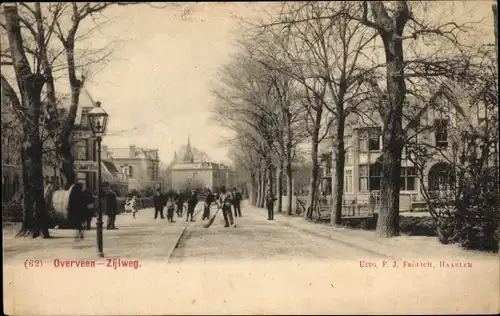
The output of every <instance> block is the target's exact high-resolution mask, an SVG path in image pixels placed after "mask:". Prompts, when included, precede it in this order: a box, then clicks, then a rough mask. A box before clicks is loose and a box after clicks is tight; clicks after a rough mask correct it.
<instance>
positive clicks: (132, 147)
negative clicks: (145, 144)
mask: <svg viewBox="0 0 500 316" xmlns="http://www.w3.org/2000/svg"><path fill="white" fill-rule="evenodd" d="M129 156H130V158H135V145H130V147H129Z"/></svg>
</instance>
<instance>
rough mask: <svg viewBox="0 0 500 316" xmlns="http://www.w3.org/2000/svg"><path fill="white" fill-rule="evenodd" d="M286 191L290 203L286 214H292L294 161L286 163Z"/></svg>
mask: <svg viewBox="0 0 500 316" xmlns="http://www.w3.org/2000/svg"><path fill="white" fill-rule="evenodd" d="M286 188H287V189H286V192H287V193H288V194H287V196H286V198H287V201H288V204H287V206H286V215H289V216H290V215H292V201H293V174H292V163H291V162H287V163H286Z"/></svg>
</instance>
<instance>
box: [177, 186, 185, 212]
mask: <svg viewBox="0 0 500 316" xmlns="http://www.w3.org/2000/svg"><path fill="white" fill-rule="evenodd" d="M184 200H185V198H184V194H183V193H182V192H181V190H177V195H176V196H175V204H176V209H177V217H182V212H183V208H184Z"/></svg>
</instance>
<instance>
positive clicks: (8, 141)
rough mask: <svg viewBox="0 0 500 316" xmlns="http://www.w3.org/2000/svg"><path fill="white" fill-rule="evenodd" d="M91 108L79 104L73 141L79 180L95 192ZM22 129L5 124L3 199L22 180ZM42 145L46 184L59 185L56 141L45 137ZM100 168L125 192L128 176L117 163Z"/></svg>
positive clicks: (71, 140)
mask: <svg viewBox="0 0 500 316" xmlns="http://www.w3.org/2000/svg"><path fill="white" fill-rule="evenodd" d="M91 109H92V107H91V106H81V107H80V108H79V111H78V113H77V117H76V119H75V125H74V127H73V132H72V134H71V139H70V142H71V145H72V147H71V151H72V154H73V157H74V159H75V161H74V168H75V172H76V176H77V182H81V183H84V184H85V186H86V187H88V188H89V189H90V190H91V191H92V192H95V191H96V190H97V152H96V143H95V140H94V138H93V135H92V131H91V130H90V125H89V124H88V116H87V114H88V112H89V111H90V110H91ZM64 111H65V109H61V112H64ZM3 112H4V111H2V120H3V121H2V124H7V123H8V122H9V121H8V120H7V117H4V115H3V114H4V113H3ZM3 127H5V126H3ZM4 131H5V133H4ZM19 133H20V131H18V130H16V129H15V128H12V127H9V128H5V129H4V128H2V200H3V201H4V202H7V201H9V200H10V199H11V198H12V197H13V195H14V194H15V192H16V190H17V189H18V187H19V184H20V176H21V161H20V156H19V146H20V144H19V141H18V139H19ZM43 146H44V150H45V151H46V153H45V155H44V156H43V161H42V163H43V166H42V170H43V178H44V186H47V185H49V184H51V185H54V186H55V187H60V186H61V185H62V183H63V179H62V175H61V173H60V171H59V167H58V164H57V161H56V159H55V155H54V153H55V151H54V149H55V144H54V143H53V141H51V140H50V139H47V140H44V145H43ZM111 164H112V163H111ZM101 171H102V179H103V181H107V182H109V183H110V184H111V185H112V186H113V187H114V188H115V190H117V191H118V193H120V192H122V191H124V192H125V193H124V194H125V195H126V193H127V192H128V184H127V182H126V179H125V176H124V175H123V174H121V172H119V171H118V169H117V168H116V167H112V166H111V165H110V163H108V162H106V161H104V160H103V161H102V164H101Z"/></svg>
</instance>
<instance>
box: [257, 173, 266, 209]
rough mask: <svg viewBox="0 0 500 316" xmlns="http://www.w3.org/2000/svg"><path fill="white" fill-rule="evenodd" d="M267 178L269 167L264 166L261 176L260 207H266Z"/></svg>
mask: <svg viewBox="0 0 500 316" xmlns="http://www.w3.org/2000/svg"><path fill="white" fill-rule="evenodd" d="M266 178H267V169H266V168H265V167H264V166H263V167H262V172H261V177H260V191H259V194H260V195H259V207H261V208H262V207H264V201H265V198H266Z"/></svg>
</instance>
